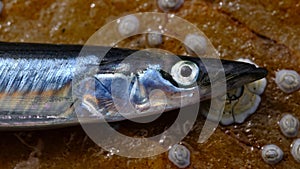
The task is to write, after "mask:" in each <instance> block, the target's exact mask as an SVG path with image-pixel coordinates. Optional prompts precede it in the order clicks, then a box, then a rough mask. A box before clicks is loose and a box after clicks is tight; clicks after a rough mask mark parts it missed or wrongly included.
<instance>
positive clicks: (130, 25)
mask: <svg viewBox="0 0 300 169" xmlns="http://www.w3.org/2000/svg"><path fill="white" fill-rule="evenodd" d="M118 23H119V25H118V31H119V33H120V34H121V35H122V36H131V35H134V34H135V33H137V32H138V30H139V26H140V21H139V20H138V18H137V17H136V16H134V15H127V16H125V17H123V18H122V19H121V20H118Z"/></svg>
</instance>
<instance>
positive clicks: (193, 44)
mask: <svg viewBox="0 0 300 169" xmlns="http://www.w3.org/2000/svg"><path fill="white" fill-rule="evenodd" d="M184 44H185V49H186V51H187V52H188V53H189V54H195V53H196V54H199V55H204V54H205V53H206V50H207V41H206V39H205V37H203V36H200V35H197V34H188V35H186V37H185V39H184Z"/></svg>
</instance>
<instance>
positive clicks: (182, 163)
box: [168, 144, 190, 168]
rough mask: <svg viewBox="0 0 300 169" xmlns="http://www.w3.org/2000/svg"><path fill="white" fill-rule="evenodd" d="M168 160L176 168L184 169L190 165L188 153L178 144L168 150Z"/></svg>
mask: <svg viewBox="0 0 300 169" xmlns="http://www.w3.org/2000/svg"><path fill="white" fill-rule="evenodd" d="M168 158H169V160H170V161H171V162H172V163H173V164H175V165H176V166H177V167H178V168H185V167H187V166H188V165H190V151H189V150H188V149H187V148H186V147H185V146H183V145H180V144H175V145H173V146H172V148H171V149H170V150H169V154H168Z"/></svg>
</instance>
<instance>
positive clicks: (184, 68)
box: [180, 66, 193, 77]
mask: <svg viewBox="0 0 300 169" xmlns="http://www.w3.org/2000/svg"><path fill="white" fill-rule="evenodd" d="M192 71H193V70H192V68H191V67H190V66H182V67H181V70H180V74H181V76H183V77H189V76H190V75H191V74H192Z"/></svg>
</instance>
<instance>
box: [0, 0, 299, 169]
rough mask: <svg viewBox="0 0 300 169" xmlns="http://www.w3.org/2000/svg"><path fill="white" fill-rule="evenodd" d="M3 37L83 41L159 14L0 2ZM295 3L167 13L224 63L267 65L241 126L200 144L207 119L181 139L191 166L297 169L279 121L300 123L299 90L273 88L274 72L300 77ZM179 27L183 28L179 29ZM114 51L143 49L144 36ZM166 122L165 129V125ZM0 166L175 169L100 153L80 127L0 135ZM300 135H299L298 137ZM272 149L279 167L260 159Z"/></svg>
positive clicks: (128, 6)
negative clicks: (197, 33)
mask: <svg viewBox="0 0 300 169" xmlns="http://www.w3.org/2000/svg"><path fill="white" fill-rule="evenodd" d="M3 3H4V8H3V11H2V13H1V15H0V40H1V41H9V42H41V43H67V44H84V43H85V41H86V40H87V39H88V38H89V37H90V36H91V35H92V34H93V33H94V32H95V31H96V30H98V29H99V28H100V27H101V26H103V25H104V24H106V23H108V22H109V21H112V20H114V19H116V18H118V17H121V16H124V15H126V14H130V13H135V12H146V11H147V12H148V11H152V12H162V11H161V10H160V9H159V8H158V5H157V2H156V1H155V0H137V1H134V2H128V1H125V0H113V1H110V0H85V1H81V0H72V1H71V0H47V1H46V0H3ZM299 11H300V2H298V1H297V0H285V1H283V0H272V1H271V0H263V1H261V0H223V1H222V0H211V1H210V0H202V1H200V0H199V1H198V0H186V1H185V2H184V4H183V6H182V7H181V8H179V9H178V10H176V11H173V12H171V13H174V14H175V15H177V16H180V17H182V18H184V19H186V20H188V21H190V22H191V23H193V24H195V25H196V26H197V27H198V28H200V29H201V30H202V31H203V32H204V33H205V34H206V36H207V37H208V38H209V39H210V40H211V42H212V43H213V45H214V46H215V48H216V49H217V50H218V51H219V53H220V55H221V58H224V59H237V58H249V59H251V60H253V61H254V62H255V63H256V64H258V65H259V66H263V67H266V68H267V69H268V71H269V74H268V76H267V80H268V85H267V88H266V91H265V92H264V94H263V95H262V102H261V104H260V106H259V109H258V110H257V111H256V113H254V114H253V115H252V116H251V117H250V118H248V119H247V120H246V122H245V123H243V124H236V125H231V126H219V127H218V128H217V129H216V131H215V133H214V134H213V135H212V137H210V138H209V140H208V141H207V142H206V143H204V144H199V143H197V139H198V136H199V132H200V130H201V126H202V125H203V122H204V120H205V119H204V118H203V117H199V118H198V120H197V123H196V124H195V126H194V129H193V131H191V132H190V133H189V135H188V136H187V137H186V138H185V139H184V140H183V141H182V144H184V145H186V146H187V147H188V148H189V149H190V151H191V164H190V165H189V166H188V168H299V167H300V164H299V163H296V161H295V160H294V159H293V158H292V156H291V154H290V144H291V143H292V141H293V139H291V138H286V137H285V136H284V135H283V134H282V133H281V132H280V129H279V126H278V121H279V120H280V118H281V117H282V116H283V114H285V113H291V114H293V115H294V116H296V117H298V118H300V111H299V107H300V106H299V103H300V100H299V98H300V97H299V96H300V92H299V91H296V92H294V93H292V94H285V93H283V92H282V91H280V90H279V88H278V87H277V86H276V84H275V81H274V78H275V71H277V70H280V69H293V70H296V71H297V72H300V66H299V65H300V59H299V58H300V45H299V44H300V19H299V18H300V13H299ZM178 26H180V25H178ZM118 46H119V47H128V48H137V49H142V48H145V47H146V45H145V39H144V37H143V36H138V37H133V38H130V39H128V40H126V41H124V42H121V43H120V44H118ZM160 47H161V48H163V49H165V50H169V51H171V52H173V53H176V54H186V53H185V51H184V47H183V46H182V44H181V43H178V42H177V41H175V40H173V39H171V38H167V37H164V43H163V44H162V45H161V46H160ZM168 113H170V114H168V115H165V119H164V121H163V122H164V123H162V122H157V123H154V124H151V126H144V127H143V128H137V127H136V126H135V125H132V124H131V123H129V122H126V121H125V122H121V123H119V124H118V125H119V128H120V130H122V132H124V133H126V134H128V135H137V136H147V135H151V134H153V133H154V132H157V131H161V129H164V128H165V127H166V126H167V122H165V121H167V120H168V119H170V118H169V116H174V114H176V113H172V112H168ZM165 123H166V124H165ZM0 135H1V139H0V150H1V152H0V168H14V167H15V168H33V169H34V168H176V166H175V165H173V164H172V163H171V162H170V161H169V160H168V155H167V153H164V154H161V155H158V156H154V157H151V158H144V159H128V158H124V157H120V156H117V155H113V152H107V151H104V150H103V149H101V148H99V147H98V146H97V145H95V143H93V142H92V141H91V140H90V139H89V138H88V137H87V136H86V134H85V133H84V131H83V130H82V129H81V127H80V126H75V127H67V128H61V129H49V130H41V131H1V132H0ZM298 137H300V135H298ZM271 143H272V144H276V145H278V146H279V147H281V148H282V150H283V152H284V153H285V155H284V158H283V160H282V161H281V162H280V163H279V164H276V165H273V166H271V165H268V164H266V163H265V162H264V161H263V160H262V158H261V155H260V153H261V150H260V148H261V147H262V146H264V145H265V144H271Z"/></svg>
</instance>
